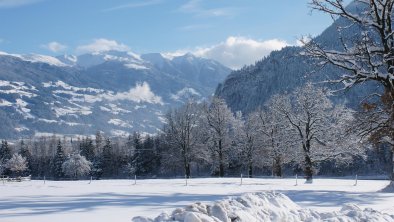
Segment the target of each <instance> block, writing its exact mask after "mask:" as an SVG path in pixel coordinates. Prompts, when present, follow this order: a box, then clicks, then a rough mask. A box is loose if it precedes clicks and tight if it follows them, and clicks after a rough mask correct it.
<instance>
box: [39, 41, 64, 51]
mask: <svg viewBox="0 0 394 222" xmlns="http://www.w3.org/2000/svg"><path fill="white" fill-rule="evenodd" d="M41 47H43V48H45V49H48V50H49V51H52V52H61V51H64V50H65V49H66V48H67V46H66V45H63V44H61V43H58V42H50V43H48V44H45V45H41Z"/></svg>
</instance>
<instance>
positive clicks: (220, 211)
mask: <svg viewBox="0 0 394 222" xmlns="http://www.w3.org/2000/svg"><path fill="white" fill-rule="evenodd" d="M144 220H145V221H149V218H144V217H135V218H133V220H132V221H133V222H138V221H144ZM154 221H179V222H181V221H185V222H201V221H207V222H216V221H223V222H231V221H241V222H242V221H244V222H253V221H256V222H257V221H267V222H271V221H288V222H291V221H294V222H297V221H394V215H393V216H391V215H388V214H384V213H380V212H378V211H374V210H372V209H365V210H362V209H361V208H359V207H358V206H357V205H354V204H346V205H344V206H343V207H342V209H341V210H340V211H334V212H330V213H319V212H317V211H314V210H310V209H303V208H300V207H299V206H298V205H297V204H295V203H294V202H293V201H291V200H290V199H289V198H288V197H287V196H285V195H284V194H277V193H275V192H262V193H254V194H245V195H242V196H240V197H233V198H229V199H226V200H222V201H219V202H216V203H214V204H213V205H207V204H202V203H199V202H197V203H195V204H192V205H189V206H187V207H185V208H183V209H179V208H178V209H176V210H174V211H173V213H172V214H171V215H167V214H165V213H164V214H161V215H159V216H158V217H156V219H155V220H154Z"/></svg>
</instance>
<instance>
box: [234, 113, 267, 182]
mask: <svg viewBox="0 0 394 222" xmlns="http://www.w3.org/2000/svg"><path fill="white" fill-rule="evenodd" d="M234 131H235V135H234V137H235V138H234V140H235V141H236V143H237V148H238V149H239V151H240V153H241V159H242V162H243V163H244V166H246V168H247V171H248V176H249V177H252V176H253V168H254V167H255V166H256V165H257V164H258V163H259V162H262V161H261V158H262V156H263V154H262V153H261V152H262V149H261V143H260V141H261V140H260V136H261V135H260V132H259V131H260V124H259V122H258V120H257V118H256V115H255V113H251V114H249V115H248V116H247V117H246V119H244V118H243V116H242V114H241V113H240V112H238V113H237V115H236V118H235V124H234Z"/></svg>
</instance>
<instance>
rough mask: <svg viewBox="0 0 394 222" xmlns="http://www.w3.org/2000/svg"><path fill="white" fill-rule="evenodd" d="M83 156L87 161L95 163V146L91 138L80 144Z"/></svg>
mask: <svg viewBox="0 0 394 222" xmlns="http://www.w3.org/2000/svg"><path fill="white" fill-rule="evenodd" d="M80 151H81V155H82V156H84V157H85V158H86V159H87V160H89V161H93V159H94V145H93V140H92V139H90V137H87V138H86V139H84V140H82V143H81V144H80Z"/></svg>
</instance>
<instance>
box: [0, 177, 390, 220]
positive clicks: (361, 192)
mask: <svg viewBox="0 0 394 222" xmlns="http://www.w3.org/2000/svg"><path fill="white" fill-rule="evenodd" d="M136 182H137V183H136V184H134V183H135V181H134V180H98V181H92V182H91V183H90V182H89V181H85V180H82V181H46V182H45V184H44V181H41V180H33V181H24V182H20V183H19V182H18V183H17V182H5V183H4V184H3V183H0V187H1V195H0V221H4V222H19V221H40V222H47V221H48V222H52V221H111V220H112V221H131V219H132V218H134V217H136V216H143V217H150V218H155V217H157V216H158V215H159V214H161V213H163V212H165V213H167V214H171V212H172V211H173V210H175V209H176V208H184V207H186V206H188V205H190V204H193V203H196V202H201V203H203V204H213V203H214V202H217V201H221V200H224V199H228V198H229V197H230V196H233V197H239V196H241V195H244V194H247V193H260V192H265V191H272V192H274V193H283V194H285V195H286V196H288V197H289V198H290V200H292V201H294V202H295V203H296V204H297V205H299V206H300V207H301V208H302V209H311V210H314V211H317V212H320V213H322V212H332V211H339V210H340V209H341V208H342V207H343V206H345V205H346V204H356V205H357V206H359V207H360V208H361V209H364V208H372V209H374V210H377V211H379V212H381V213H386V214H391V215H393V214H394V213H393V212H394V194H393V193H384V192H379V191H380V190H381V189H383V188H384V187H386V186H387V185H388V183H389V181H385V180H358V182H357V185H356V186H355V180H354V179H323V178H322V179H320V178H317V179H315V180H314V182H313V183H312V184H305V183H304V181H303V180H301V179H299V180H298V183H297V185H296V180H295V178H287V179H267V178H264V179H261V178H243V180H242V185H241V179H240V178H204V179H189V180H188V181H187V182H188V184H187V186H186V181H185V179H152V180H137V181H136ZM390 218H392V217H390ZM393 220H394V219H393Z"/></svg>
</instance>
